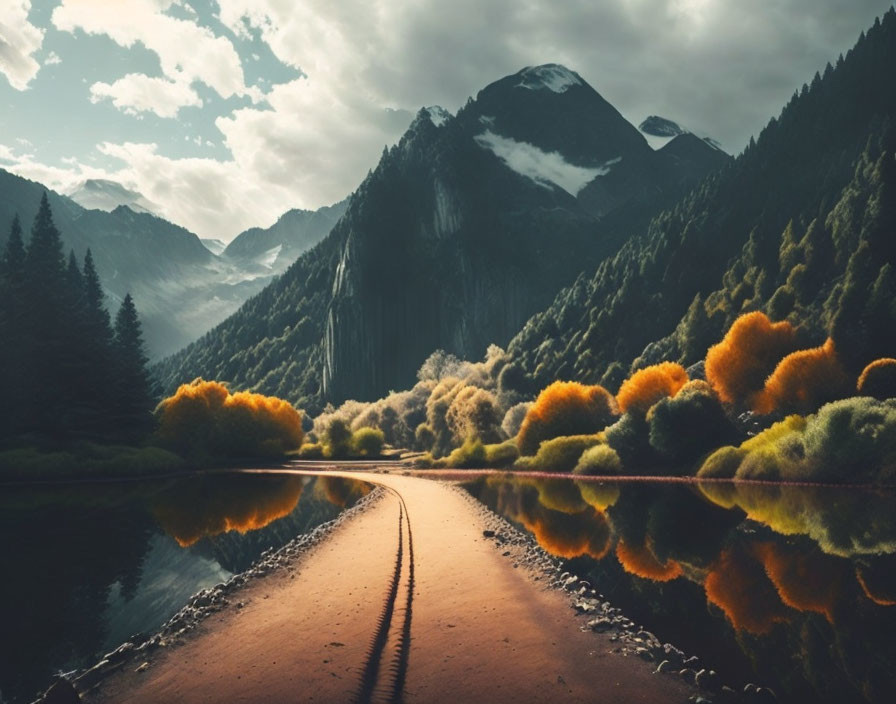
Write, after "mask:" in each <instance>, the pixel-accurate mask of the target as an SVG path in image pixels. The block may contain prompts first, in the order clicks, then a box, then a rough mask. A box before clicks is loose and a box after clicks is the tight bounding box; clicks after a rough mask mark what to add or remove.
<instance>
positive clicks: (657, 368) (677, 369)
mask: <svg viewBox="0 0 896 704" xmlns="http://www.w3.org/2000/svg"><path fill="white" fill-rule="evenodd" d="M687 381H688V373H687V372H686V371H685V369H684V367H682V366H681V365H680V364H676V363H675V362H662V363H660V364H654V365H651V366H649V367H645V368H644V369H639V370H638V371H636V372H635V373H634V374H632V376H631V377H630V378H629V379H627V380H626V381H624V382H622V386H620V387H619V393H618V394H616V401H617V402H618V403H619V410H621V411H622V412H623V413H637V414H641V415H644V414H646V413H647V411H648V410H649V409H650V407H651V406H653V404H655V403H657V402H658V401H660V400H661V399H663V398H666V397H668V396H675V394H677V393H678V391H679V389H681V387H682V386H684V385H685V384H686V383H687Z"/></svg>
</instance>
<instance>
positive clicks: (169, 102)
mask: <svg viewBox="0 0 896 704" xmlns="http://www.w3.org/2000/svg"><path fill="white" fill-rule="evenodd" d="M106 98H108V99H110V100H112V104H113V105H114V106H115V107H117V108H118V109H119V110H123V111H124V112H126V113H128V114H130V115H136V114H138V113H141V112H154V113H155V114H156V115H158V116H159V117H175V116H176V115H177V112H178V110H180V109H181V108H182V107H187V106H193V107H202V99H201V98H200V97H199V95H198V94H197V93H196V91H195V90H193V88H192V87H190V86H189V85H188V84H187V83H186V82H184V81H169V80H167V79H165V78H152V77H150V76H146V75H143V74H140V73H129V74H127V75H126V76H124V77H123V78H119V79H118V80H117V81H115V82H114V83H112V84H109V83H94V84H93V85H92V86H90V100H91V102H94V103H98V102H100V101H101V100H103V99H106Z"/></svg>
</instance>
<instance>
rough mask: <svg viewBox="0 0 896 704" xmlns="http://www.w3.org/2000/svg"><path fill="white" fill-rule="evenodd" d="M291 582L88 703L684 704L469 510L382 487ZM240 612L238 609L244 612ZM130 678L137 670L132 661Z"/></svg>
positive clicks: (415, 482) (255, 589) (452, 494)
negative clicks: (502, 548) (591, 627)
mask: <svg viewBox="0 0 896 704" xmlns="http://www.w3.org/2000/svg"><path fill="white" fill-rule="evenodd" d="M344 476H351V477H354V478H359V479H364V480H366V481H375V482H377V483H380V484H382V485H383V486H385V487H386V488H387V491H386V493H385V495H384V496H383V498H381V499H380V500H379V501H377V502H376V503H374V504H373V505H372V506H371V507H370V508H368V509H367V510H365V511H363V512H361V513H359V514H358V515H357V516H356V517H355V518H353V519H352V520H350V521H347V522H346V523H344V524H343V525H341V526H339V527H338V528H337V529H336V530H335V532H334V533H333V534H332V535H331V536H330V537H329V538H328V539H327V540H326V541H325V542H323V543H322V544H321V545H319V546H318V547H316V548H314V549H313V550H312V551H311V552H310V553H308V554H307V555H305V556H304V557H303V558H302V559H301V561H300V562H299V563H298V564H297V565H296V566H295V569H294V570H290V571H287V570H281V571H278V572H275V573H273V574H270V575H268V576H266V577H264V578H262V579H259V580H256V581H253V582H251V583H250V585H248V586H246V587H245V588H244V589H243V590H241V591H240V592H237V593H236V594H234V595H233V596H232V598H231V601H232V604H231V606H230V607H228V608H227V609H225V610H224V611H222V612H220V613H218V614H216V615H215V616H214V617H212V618H209V619H208V620H206V621H205V622H204V623H203V624H202V626H200V627H199V628H198V629H197V630H196V631H195V632H193V633H191V634H190V635H189V636H188V637H187V639H186V641H185V642H184V643H183V644H182V645H178V646H174V647H168V648H161V649H159V650H157V651H156V653H154V655H153V656H152V659H150V660H149V661H148V662H149V665H148V667H146V668H144V669H143V671H141V672H136V671H135V669H136V668H135V667H134V664H128V666H127V667H126V668H124V669H123V670H122V671H120V672H119V673H117V674H115V675H113V676H111V677H110V678H108V679H107V680H105V681H104V682H103V684H102V685H101V686H100V687H99V688H98V689H97V690H94V691H93V692H92V693H90V694H89V695H88V696H86V697H85V699H87V700H88V701H92V702H136V703H152V704H155V703H157V702H184V703H189V704H192V703H199V702H353V701H354V702H372V701H378V702H379V701H382V702H387V701H391V702H397V701H404V702H408V703H411V702H490V703H495V704H499V703H502V702H506V703H508V704H509V703H510V702H514V703H520V702H597V701H601V702H614V703H617V704H625V703H628V702H643V703H648V702H656V703H659V702H663V703H664V704H665V703H667V702H685V701H687V697H688V695H689V694H691V693H692V691H690V690H688V689H687V688H686V687H685V685H684V684H683V683H682V682H681V681H680V680H677V679H672V678H670V677H667V676H661V675H655V674H653V669H654V667H655V665H652V664H650V663H647V662H643V661H641V660H640V659H637V658H633V657H622V656H621V655H618V654H615V653H613V652H612V650H613V646H614V644H613V643H612V642H610V640H609V637H608V636H607V635H598V634H594V633H591V632H583V631H582V630H581V620H580V619H578V618H576V616H575V614H574V613H573V612H572V610H571V609H570V608H569V605H568V601H567V597H566V596H565V595H564V594H562V593H560V592H556V591H553V590H550V589H547V588H546V587H545V586H544V585H543V583H542V582H536V581H533V579H532V576H531V575H529V574H527V573H526V572H525V571H524V570H521V569H515V568H514V566H513V564H512V563H511V561H510V560H508V559H506V558H504V557H502V556H501V554H500V552H499V551H498V550H496V548H495V546H494V544H493V543H492V542H489V541H488V540H486V539H484V538H483V523H482V518H481V515H480V514H479V512H478V511H477V509H476V507H475V506H474V505H473V504H472V502H471V500H470V499H469V498H467V497H465V496H463V495H462V494H461V493H460V492H458V491H456V490H455V489H453V488H451V487H447V486H445V485H443V484H440V483H438V482H435V481H430V480H427V479H418V478H413V477H406V476H397V475H390V474H369V473H363V474H353V473H344ZM240 604H242V605H240ZM136 664H140V663H136Z"/></svg>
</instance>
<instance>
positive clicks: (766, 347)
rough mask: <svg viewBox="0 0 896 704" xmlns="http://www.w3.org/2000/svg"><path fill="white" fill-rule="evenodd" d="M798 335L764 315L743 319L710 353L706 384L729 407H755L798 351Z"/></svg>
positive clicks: (787, 326) (749, 316)
mask: <svg viewBox="0 0 896 704" xmlns="http://www.w3.org/2000/svg"><path fill="white" fill-rule="evenodd" d="M796 344H797V343H796V331H795V330H794V328H793V326H792V325H791V324H790V323H788V322H786V321H783V322H780V323H772V321H771V320H769V319H768V317H766V315H765V314H764V313H760V312H758V311H757V312H754V313H747V314H745V315H742V316H741V317H739V318H738V319H737V320H735V321H734V324H733V325H732V326H731V329H730V330H728V333H727V334H726V335H725V337H724V338H723V339H722V341H721V342H720V343H719V344H717V345H714V346H713V347H710V348H709V351H708V352H707V353H706V380H707V381H708V382H709V383H710V384H711V385H712V387H713V388H714V389H715V390H716V393H718V394H719V398H721V399H722V401H724V402H725V403H730V404H732V405H735V406H747V407H752V406H753V402H754V397H755V396H756V395H757V394H758V393H760V392H761V391H762V388H763V386H764V384H765V380H766V378H767V377H768V375H769V374H770V373H771V372H772V370H774V368H775V365H776V364H777V363H778V362H779V361H780V360H781V358H782V357H784V356H785V355H787V354H789V353H790V352H793V351H794V350H795V349H796Z"/></svg>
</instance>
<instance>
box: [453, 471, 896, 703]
mask: <svg viewBox="0 0 896 704" xmlns="http://www.w3.org/2000/svg"><path fill="white" fill-rule="evenodd" d="M464 486H465V487H466V488H467V490H468V491H469V492H470V493H471V494H472V495H473V496H475V497H476V498H478V499H479V500H481V501H482V502H484V503H485V504H486V505H487V506H489V507H490V508H491V509H492V510H494V511H495V512H497V513H499V514H501V515H503V516H504V517H506V518H508V519H509V520H511V521H512V522H513V523H514V524H516V525H517V526H519V527H521V528H523V529H524V530H526V531H528V532H530V533H532V534H533V535H534V536H535V538H536V539H537V541H538V543H539V544H540V545H541V546H542V547H543V548H544V549H545V550H547V551H548V552H549V553H551V554H553V555H555V556H557V557H560V558H563V559H564V560H565V561H566V569H568V570H569V571H570V572H572V573H574V574H577V575H579V576H580V577H582V578H584V579H587V580H588V581H590V582H591V584H592V585H594V587H595V588H596V589H597V590H598V592H600V593H602V594H603V595H604V596H605V597H606V598H607V599H609V600H610V601H611V602H612V603H613V604H614V605H615V606H618V607H620V608H621V609H622V610H623V612H624V613H625V614H626V615H627V616H628V617H630V618H631V619H632V620H634V621H635V622H636V623H638V624H640V625H641V626H643V627H645V628H647V629H648V630H650V631H652V632H653V633H654V634H656V635H657V637H658V638H660V640H661V641H663V642H672V643H673V644H675V645H677V646H679V647H681V648H683V649H684V650H685V651H686V652H687V653H688V654H696V655H698V656H700V658H701V661H702V665H701V666H703V667H708V668H711V669H714V670H716V671H717V672H719V673H720V674H721V675H722V679H723V681H725V682H728V683H729V684H731V685H735V686H737V688H738V689H740V688H742V687H743V685H744V684H746V683H747V682H754V683H757V684H760V685H765V686H769V687H771V688H772V689H773V690H774V691H775V692H776V693H777V695H778V699H779V701H781V702H838V703H845V702H886V703H888V704H889V703H891V702H896V494H894V493H892V492H884V491H865V490H855V489H843V488H826V487H796V486H769V485H758V484H738V485H734V484H730V483H705V484H699V485H696V484H695V485H685V484H668V483H667V484H658V483H612V482H594V481H590V480H582V481H573V480H565V479H546V480H545V479H524V478H508V477H489V478H480V479H477V480H476V481H472V482H467V483H465V484H464Z"/></svg>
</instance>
